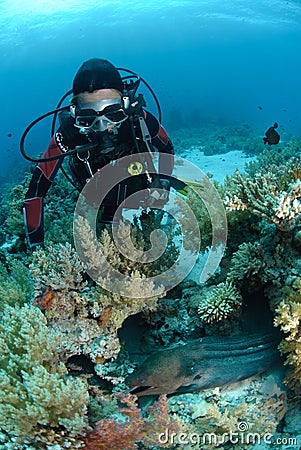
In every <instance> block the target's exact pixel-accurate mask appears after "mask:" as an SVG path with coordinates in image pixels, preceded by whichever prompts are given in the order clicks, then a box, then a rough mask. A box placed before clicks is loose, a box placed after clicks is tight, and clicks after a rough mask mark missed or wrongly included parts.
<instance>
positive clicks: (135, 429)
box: [85, 394, 179, 450]
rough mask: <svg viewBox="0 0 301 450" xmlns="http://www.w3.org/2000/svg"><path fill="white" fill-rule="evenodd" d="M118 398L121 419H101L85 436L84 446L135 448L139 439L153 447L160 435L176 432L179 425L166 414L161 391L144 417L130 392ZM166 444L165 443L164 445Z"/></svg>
mask: <svg viewBox="0 0 301 450" xmlns="http://www.w3.org/2000/svg"><path fill="white" fill-rule="evenodd" d="M119 399H120V401H121V402H122V403H124V404H125V405H126V407H125V408H122V409H120V413H121V414H122V416H121V417H120V420H115V419H113V418H112V419H103V420H101V421H100V422H98V424H97V428H96V430H94V431H93V432H92V433H91V434H90V435H89V436H88V437H87V439H86V447H85V449H86V450H107V449H108V448H111V449H114V450H125V449H127V450H134V449H136V448H137V445H136V444H138V443H142V444H143V447H144V446H145V447H146V448H152V447H153V446H156V445H158V444H160V441H159V435H160V433H165V432H166V431H167V430H168V432H169V433H173V432H175V433H176V432H178V430H179V425H178V422H177V421H176V420H172V419H171V417H170V415H169V408H168V403H167V398H166V396H164V395H162V396H161V397H160V398H159V400H158V401H157V402H155V403H154V404H153V405H152V406H150V407H148V409H147V413H148V417H146V418H145V417H143V416H142V414H141V410H140V408H138V406H137V404H136V402H137V397H136V396H134V395H130V394H119ZM164 447H166V446H164Z"/></svg>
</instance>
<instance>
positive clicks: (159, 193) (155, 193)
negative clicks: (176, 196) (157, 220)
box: [148, 178, 170, 208]
mask: <svg viewBox="0 0 301 450" xmlns="http://www.w3.org/2000/svg"><path fill="white" fill-rule="evenodd" d="M169 190H170V181H169V180H167V179H165V178H163V179H160V186H158V187H156V188H151V189H150V194H149V200H148V204H149V207H150V208H163V206H164V205H165V204H166V203H167V202H168V200H169Z"/></svg>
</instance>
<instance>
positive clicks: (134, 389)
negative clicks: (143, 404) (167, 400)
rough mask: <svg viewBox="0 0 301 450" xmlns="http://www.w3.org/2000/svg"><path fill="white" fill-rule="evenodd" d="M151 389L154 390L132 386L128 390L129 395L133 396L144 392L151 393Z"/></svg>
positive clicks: (154, 387) (150, 387)
mask: <svg viewBox="0 0 301 450" xmlns="http://www.w3.org/2000/svg"><path fill="white" fill-rule="evenodd" d="M152 389H156V386H133V387H132V388H131V389H130V391H129V392H130V394H134V395H136V394H137V395H139V394H140V395H141V393H145V392H147V393H148V392H149V391H151V390H152Z"/></svg>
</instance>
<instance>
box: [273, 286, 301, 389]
mask: <svg viewBox="0 0 301 450" xmlns="http://www.w3.org/2000/svg"><path fill="white" fill-rule="evenodd" d="M275 326H279V327H280V328H281V330H282V331H283V332H284V333H285V338H284V340H283V341H282V342H281V344H280V347H279V349H280V351H281V353H282V354H283V355H285V356H286V360H285V364H287V365H288V366H289V367H290V371H289V373H288V375H287V377H286V382H287V383H288V385H289V387H290V388H291V389H293V391H294V392H295V393H296V394H298V395H299V396H300V395H301V279H299V278H297V279H296V280H295V281H294V283H293V285H292V286H291V287H290V288H289V287H285V288H283V300H282V301H281V303H280V304H279V306H278V307H277V309H276V317H275Z"/></svg>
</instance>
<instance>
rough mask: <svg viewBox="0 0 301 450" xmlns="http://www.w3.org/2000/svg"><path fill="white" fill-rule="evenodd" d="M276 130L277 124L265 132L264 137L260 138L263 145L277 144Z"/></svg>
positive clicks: (277, 135) (278, 139)
mask: <svg viewBox="0 0 301 450" xmlns="http://www.w3.org/2000/svg"><path fill="white" fill-rule="evenodd" d="M276 128H278V123H277V122H275V123H274V125H273V126H272V127H270V128H269V129H268V130H267V131H266V132H265V136H266V137H264V138H262V139H263V142H264V143H265V144H266V143H268V144H269V145H275V144H278V143H279V141H280V135H279V134H278V133H277V131H276Z"/></svg>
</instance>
